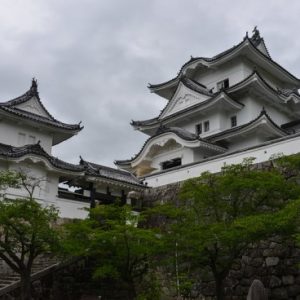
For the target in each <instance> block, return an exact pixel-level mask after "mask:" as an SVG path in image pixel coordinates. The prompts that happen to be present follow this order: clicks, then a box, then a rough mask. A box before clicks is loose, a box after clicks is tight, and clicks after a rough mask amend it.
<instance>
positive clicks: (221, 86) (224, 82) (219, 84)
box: [217, 78, 229, 91]
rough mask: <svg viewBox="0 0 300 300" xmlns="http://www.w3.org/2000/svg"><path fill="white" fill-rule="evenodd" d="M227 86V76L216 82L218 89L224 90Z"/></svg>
mask: <svg viewBox="0 0 300 300" xmlns="http://www.w3.org/2000/svg"><path fill="white" fill-rule="evenodd" d="M227 88H229V78H226V79H224V80H222V81H219V82H217V89H218V91H221V90H224V89H227Z"/></svg>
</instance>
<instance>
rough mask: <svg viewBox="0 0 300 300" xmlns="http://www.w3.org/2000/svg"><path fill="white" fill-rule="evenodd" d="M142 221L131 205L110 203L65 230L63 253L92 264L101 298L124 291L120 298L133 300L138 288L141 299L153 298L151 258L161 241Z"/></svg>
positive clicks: (93, 210) (108, 297) (110, 297)
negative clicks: (143, 295) (142, 295)
mask: <svg viewBox="0 0 300 300" xmlns="http://www.w3.org/2000/svg"><path fill="white" fill-rule="evenodd" d="M141 221H142V217H141V216H140V215H139V214H137V213H135V212H133V211H132V209H131V207H130V206H119V205H118V204H110V205H100V206H98V207H96V208H94V209H91V210H90V218H89V219H86V220H82V221H77V222H75V223H72V224H68V225H67V227H66V239H65V250H66V252H67V253H71V254H73V255H76V256H86V257H89V258H90V259H91V260H92V261H93V263H94V264H95V268H94V271H93V277H94V280H96V281H97V282H98V283H99V287H100V288H99V289H100V293H101V295H102V297H104V299H106V297H107V299H112V298H113V292H114V289H117V290H118V291H119V292H120V293H122V292H124V295H123V299H135V298H136V297H137V295H139V296H140V297H141V294H142V289H141V287H143V289H145V290H144V292H146V295H145V298H144V299H155V294H156V290H157V289H156V288H155V289H153V283H155V282H154V281H155V280H154V277H153V276H152V274H151V270H153V268H152V265H153V263H152V258H153V256H154V255H155V254H156V253H157V251H158V249H159V242H160V241H159V239H158V237H157V235H156V234H155V232H154V231H153V230H151V229H146V228H142V227H141V226H140V225H139V224H140V223H141ZM149 281H150V282H149ZM154 286H155V287H157V285H156V283H155V284H154ZM138 290H139V292H137V291H138ZM106 293H108V294H106ZM153 293H154V294H153ZM149 297H150V298H149ZM102 299H103V298H102ZM141 299H142V298H141Z"/></svg>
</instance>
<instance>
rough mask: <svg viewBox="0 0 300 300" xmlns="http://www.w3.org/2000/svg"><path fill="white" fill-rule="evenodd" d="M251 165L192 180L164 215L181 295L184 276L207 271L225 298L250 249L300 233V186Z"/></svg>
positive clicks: (164, 230)
mask: <svg viewBox="0 0 300 300" xmlns="http://www.w3.org/2000/svg"><path fill="white" fill-rule="evenodd" d="M251 163H252V160H251V159H248V160H246V161H244V162H243V163H242V164H238V165H230V166H224V167H223V169H222V171H221V172H220V173H218V174H211V173H209V172H206V173H203V174H202V175H201V176H200V177H198V178H193V179H190V180H188V181H186V182H185V183H184V184H183V186H182V189H181V192H180V198H181V200H182V201H181V202H180V204H179V206H178V205H177V207H173V208H172V209H171V210H170V208H167V209H166V208H164V211H162V213H163V214H165V216H168V219H169V222H166V226H163V228H161V229H162V233H163V234H164V240H165V241H166V245H168V247H170V250H172V251H173V253H174V254H175V253H176V255H174V260H173V261H174V262H176V264H174V274H175V276H176V281H177V286H178V289H179V290H180V289H181V284H180V278H181V277H182V274H183V275H184V274H185V275H186V276H187V275H190V278H193V277H194V278H196V277H195V276H194V273H193V272H197V271H196V269H198V270H202V272H203V271H205V270H206V271H208V273H211V274H212V275H213V278H214V280H215V283H216V296H217V299H223V297H224V287H223V282H224V279H225V278H226V276H227V275H228V272H229V270H230V268H231V266H232V264H233V263H234V261H235V260H236V259H237V258H239V257H240V256H241V255H242V253H243V251H244V250H245V249H246V248H247V247H248V246H249V244H251V243H254V242H256V241H259V240H262V239H265V238H268V237H270V236H271V235H273V234H282V235H289V236H291V235H292V234H293V233H294V232H296V230H297V225H298V224H297V221H298V218H299V210H300V209H299V207H300V202H299V201H298V200H296V199H297V198H299V195H300V189H299V185H298V184H297V183H296V182H295V181H289V180H287V178H286V177H285V176H284V175H283V174H282V172H281V171H280V170H279V169H276V168H270V169H263V168H255V167H253V166H252V165H251ZM166 211H171V213H166ZM174 212H175V213H174ZM175 250H176V251H175ZM180 272H182V273H180ZM191 275H192V276H191ZM186 276H185V277H186ZM192 286H193V285H191V287H192ZM194 286H195V285H194ZM179 292H180V294H181V295H182V294H183V291H182V290H180V291H179ZM184 292H185V291H184Z"/></svg>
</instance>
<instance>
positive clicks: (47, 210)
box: [0, 172, 59, 300]
mask: <svg viewBox="0 0 300 300" xmlns="http://www.w3.org/2000/svg"><path fill="white" fill-rule="evenodd" d="M22 180H25V177H24V175H20V174H17V173H12V172H2V173H1V174H0V184H1V186H0V188H1V189H5V188H7V187H17V186H22ZM57 218H58V212H57V210H56V209H55V208H54V207H53V206H50V207H42V206H41V205H40V204H39V203H37V202H36V201H34V199H33V198H32V197H29V198H24V199H13V200H9V199H4V200H2V201H0V258H1V259H3V260H4V261H5V262H6V263H7V265H8V266H9V267H10V268H11V269H12V270H13V271H14V272H16V273H18V274H19V275H20V277H21V299H22V300H27V299H31V280H30V275H31V271H32V266H33V263H34V261H35V259H36V258H37V257H38V256H39V255H42V254H45V253H50V252H52V253H53V252H54V251H56V250H57V248H58V246H59V236H58V232H57V230H56V228H55V227H54V226H53V225H54V223H55V222H56V220H57Z"/></svg>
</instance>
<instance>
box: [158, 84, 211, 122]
mask: <svg viewBox="0 0 300 300" xmlns="http://www.w3.org/2000/svg"><path fill="white" fill-rule="evenodd" d="M208 98H209V96H206V95H202V94H199V93H197V92H195V91H193V90H191V89H189V88H187V87H186V86H184V85H183V84H182V83H180V84H179V86H178V88H177V90H176V93H175V94H174V96H173V98H172V99H171V101H170V103H169V104H168V106H169V107H168V108H167V109H166V111H165V112H164V113H163V114H162V116H161V118H164V117H166V116H169V115H172V114H174V113H176V112H178V111H181V110H183V109H185V108H188V107H190V106H192V105H195V104H197V103H201V102H203V101H205V100H207V99H208Z"/></svg>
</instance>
